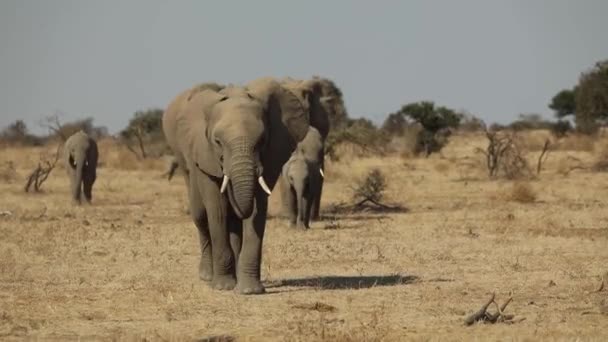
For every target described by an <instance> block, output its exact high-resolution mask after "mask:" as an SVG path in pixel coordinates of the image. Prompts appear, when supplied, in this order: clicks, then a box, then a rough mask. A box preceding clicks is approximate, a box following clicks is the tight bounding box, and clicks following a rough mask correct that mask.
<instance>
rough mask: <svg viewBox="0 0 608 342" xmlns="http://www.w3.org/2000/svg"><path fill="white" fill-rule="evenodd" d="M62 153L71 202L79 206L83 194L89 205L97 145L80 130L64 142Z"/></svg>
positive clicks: (94, 175)
mask: <svg viewBox="0 0 608 342" xmlns="http://www.w3.org/2000/svg"><path fill="white" fill-rule="evenodd" d="M63 151H64V154H63V155H64V161H65V169H66V170H67V173H68V177H69V178H70V189H71V194H72V200H73V202H74V203H76V204H80V203H81V194H82V193H83V192H84V197H85V199H86V201H87V202H88V203H91V200H92V199H93V184H94V183H95V179H96V178H97V159H98V157H99V152H98V150H97V143H96V142H95V140H93V139H92V138H91V137H89V136H88V135H87V134H86V133H85V132H84V131H82V130H80V131H78V132H76V133H74V134H72V135H71V136H70V137H69V138H68V139H67V140H66V142H65V145H64V147H63Z"/></svg>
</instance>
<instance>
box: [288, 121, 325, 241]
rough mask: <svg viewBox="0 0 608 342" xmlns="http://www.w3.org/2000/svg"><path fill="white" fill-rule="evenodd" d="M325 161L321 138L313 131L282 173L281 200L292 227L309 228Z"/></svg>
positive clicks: (300, 144) (309, 131)
mask: <svg viewBox="0 0 608 342" xmlns="http://www.w3.org/2000/svg"><path fill="white" fill-rule="evenodd" d="M322 160H323V140H322V138H321V134H319V131H317V130H316V129H315V128H313V127H310V128H309V130H308V133H307V134H306V137H305V138H304V140H302V141H301V142H300V143H299V144H298V147H297V148H296V150H295V151H294V152H293V154H292V155H291V158H289V160H288V161H287V162H286V163H285V165H283V170H282V177H281V182H282V184H281V197H282V202H283V208H284V210H285V211H286V212H287V215H288V217H289V222H290V224H291V226H292V227H294V226H295V227H296V228H298V229H308V228H310V218H311V217H310V214H311V210H312V205H313V201H314V199H315V198H317V196H318V195H319V192H320V191H321V181H322V178H323V177H324V174H323V169H322V167H321V166H322V164H321V162H322Z"/></svg>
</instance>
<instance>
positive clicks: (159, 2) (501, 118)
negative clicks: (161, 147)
mask: <svg viewBox="0 0 608 342" xmlns="http://www.w3.org/2000/svg"><path fill="white" fill-rule="evenodd" d="M607 14H608V1H605V0H580V1H574V0H572V1H567V0H512V1H507V0H504V1H498V0H458V1H454V0H443V1H439V0H419V1H413V0H412V1H405V0H403V1H381V0H374V1H371V0H370V1H353V0H351V1H346V0H333V1H320V0H314V1H313V0H307V1H287V0H284V1H281V0H273V1H270V0H260V1H244V0H243V1H238V2H237V1H202V0H201V1H182V0H172V1H169V0H95V1H93V0H71V1H69V0H53V1H49V0H0V126H2V127H4V126H6V125H8V124H9V123H10V122H13V121H14V120H16V119H23V120H24V121H25V122H26V123H27V124H28V125H29V126H30V128H31V129H32V130H34V131H38V132H40V131H41V129H40V128H38V122H39V121H40V119H41V118H43V117H44V116H47V115H49V114H52V113H54V112H57V111H59V112H62V113H64V114H63V116H62V117H61V119H62V120H63V121H68V120H73V119H77V118H84V117H87V116H92V117H94V118H95V121H94V122H95V124H97V125H104V126H107V127H108V128H109V129H110V132H117V131H118V130H120V129H121V128H123V127H124V126H125V125H126V123H127V121H128V119H129V118H130V117H131V116H132V115H133V113H134V112H135V111H136V110H140V109H146V108H150V107H161V108H164V107H166V105H167V104H168V102H169V101H170V100H171V99H172V98H173V97H174V96H175V95H176V94H177V93H178V92H180V91H182V90H184V89H186V88H188V87H190V86H192V85H194V84H195V83H198V82H204V81H218V82H223V83H242V82H246V81H248V80H251V79H253V78H256V77H259V76H276V77H283V76H292V77H296V78H308V77H310V76H312V75H314V74H317V75H321V76H325V77H329V78H331V79H333V80H334V81H335V82H336V83H337V84H338V86H339V87H340V88H341V89H342V91H343V92H344V97H345V102H346V106H347V108H348V111H349V114H350V116H351V117H361V116H363V117H367V118H370V119H372V120H373V121H374V122H377V123H380V122H382V120H383V119H384V118H385V117H386V115H387V114H388V113H391V112H394V111H396V110H397V109H399V108H400V107H401V105H403V104H406V103H409V102H413V101H420V100H432V101H435V102H436V103H437V104H439V105H444V106H448V107H451V108H455V109H459V110H467V111H469V112H470V113H472V114H474V115H477V116H479V117H481V118H483V119H484V120H486V121H488V122H508V121H510V120H512V119H514V118H516V117H517V115H518V114H520V113H530V112H535V113H541V114H543V115H545V116H546V117H551V116H552V113H551V111H550V110H549V109H548V108H547V104H548V102H549V101H550V99H551V97H552V96H553V95H554V94H555V93H556V92H558V91H559V90H560V89H563V88H567V87H571V86H572V85H574V84H575V83H576V81H577V79H578V77H579V74H580V72H581V71H583V70H585V69H587V68H589V67H591V66H593V64H594V63H595V62H597V61H599V60H601V59H607V58H608V38H607V37H606V33H607V32H608V20H606V15H607Z"/></svg>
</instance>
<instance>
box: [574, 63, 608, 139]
mask: <svg viewBox="0 0 608 342" xmlns="http://www.w3.org/2000/svg"><path fill="white" fill-rule="evenodd" d="M575 103H576V127H577V129H578V130H579V131H581V132H583V133H594V132H595V131H596V130H597V128H598V121H605V120H606V119H608V60H605V61H601V62H598V63H597V64H596V65H595V66H594V67H593V68H592V69H591V70H589V71H587V72H584V73H583V74H582V75H581V77H580V79H579V83H578V86H577V88H576V93H575Z"/></svg>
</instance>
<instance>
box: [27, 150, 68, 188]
mask: <svg viewBox="0 0 608 342" xmlns="http://www.w3.org/2000/svg"><path fill="white" fill-rule="evenodd" d="M61 147H62V145H61V144H59V145H58V146H57V151H55V156H54V158H53V160H49V159H47V156H44V155H43V156H41V157H40V159H41V160H40V161H39V162H38V165H37V166H36V168H35V169H34V171H32V172H31V173H30V175H29V176H28V177H27V182H26V183H25V187H24V191H25V192H29V191H30V188H31V187H32V186H33V187H34V191H35V192H40V188H41V187H42V183H44V181H46V179H47V178H48V177H49V175H50V174H51V171H53V169H54V168H55V166H56V165H57V161H58V160H59V157H60V156H61Z"/></svg>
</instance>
